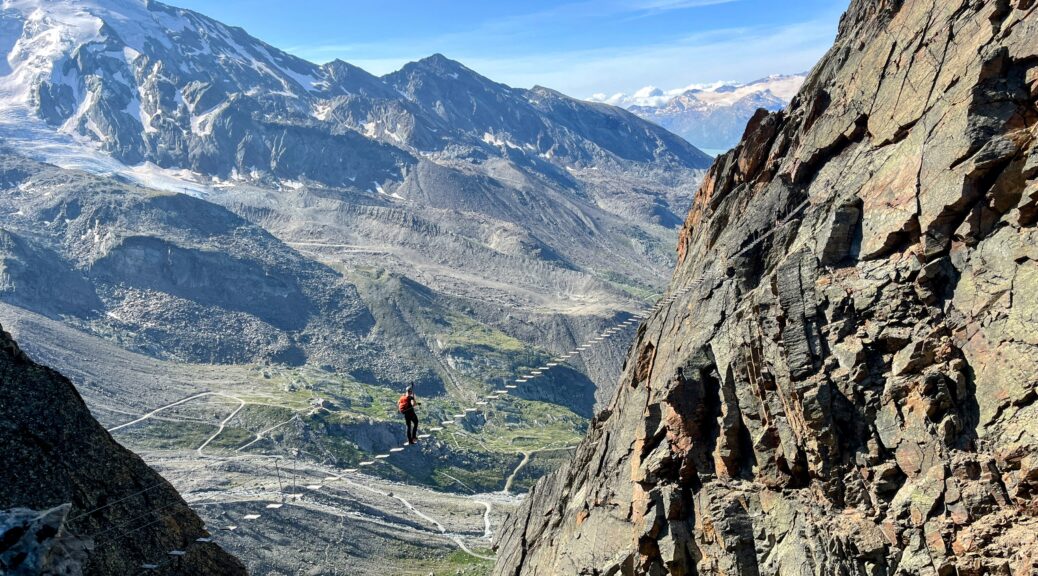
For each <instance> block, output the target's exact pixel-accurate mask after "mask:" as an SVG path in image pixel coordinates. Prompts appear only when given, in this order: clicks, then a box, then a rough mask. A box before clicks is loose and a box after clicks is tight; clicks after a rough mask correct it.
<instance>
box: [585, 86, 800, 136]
mask: <svg viewBox="0 0 1038 576" xmlns="http://www.w3.org/2000/svg"><path fill="white" fill-rule="evenodd" d="M806 77H807V74H791V75H774V76H768V77H767V78H762V79H760V80H756V81H754V82H748V83H745V84H742V83H736V82H716V83H713V84H704V85H692V86H686V87H685V88H678V89H674V90H666V91H664V90H661V89H659V88H656V87H655V86H646V87H645V88H642V89H641V90H638V91H637V92H635V93H634V94H631V95H627V94H623V93H620V94H613V95H612V96H608V95H606V94H595V95H594V96H592V97H591V98H590V99H589V100H590V101H592V102H603V103H606V104H612V105H613V106H620V107H622V108H625V109H627V110H630V111H631V112H633V113H635V114H637V115H638V116H641V117H642V118H645V119H646V120H649V121H652V122H655V123H656V124H659V125H660V126H663V127H664V128H666V129H667V130H670V131H671V132H674V133H675V134H678V135H679V136H681V137H682V138H684V139H686V140H688V141H689V142H691V143H692V144H694V145H695V146H697V147H700V148H702V149H705V150H708V151H710V152H720V151H724V150H727V149H729V148H731V147H732V146H735V144H736V143H738V141H739V138H741V137H742V134H743V130H744V129H745V128H746V122H747V121H749V119H750V117H751V116H753V113H754V112H755V111H756V110H757V109H758V108H764V109H766V110H770V111H775V110H780V109H782V108H785V106H786V105H787V104H789V101H790V100H791V99H792V98H793V96H795V95H796V93H797V91H798V90H799V89H800V86H801V85H802V84H803V83H804V79H805V78H806Z"/></svg>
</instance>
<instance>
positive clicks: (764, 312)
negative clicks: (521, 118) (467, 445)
mask: <svg viewBox="0 0 1038 576" xmlns="http://www.w3.org/2000/svg"><path fill="white" fill-rule="evenodd" d="M1036 10H1038V6H1036V4H1035V3H1034V2H1033V1H1031V0H1014V1H1009V0H1001V1H993V2H975V1H963V2H958V1H955V2H939V1H934V2H924V1H916V0H912V1H906V2H899V1H891V0H887V1H879V2H876V1H864V0H855V1H853V2H852V3H851V6H850V8H849V9H848V11H847V13H846V14H845V16H844V17H843V20H842V22H841V25H840V32H839V35H838V37H837V40H836V44H835V46H834V47H833V48H832V49H831V51H830V52H829V54H828V55H827V56H826V57H825V58H824V59H823V60H822V62H821V63H820V64H819V65H818V66H817V67H816V68H815V70H814V71H813V72H812V73H811V75H810V77H809V78H808V80H807V82H806V84H805V86H804V88H803V89H802V91H801V93H800V95H799V96H798V97H797V98H795V99H794V100H793V102H792V103H791V105H790V107H789V108H788V109H787V110H786V111H784V112H778V113H773V114H769V113H766V112H761V113H759V114H758V115H757V116H756V117H754V119H753V120H751V122H750V124H749V126H748V127H747V130H746V133H745V135H744V138H743V141H742V143H741V144H740V145H739V146H738V147H737V148H736V149H734V150H733V151H731V152H729V153H728V154H726V155H723V156H721V157H720V158H718V160H717V161H716V163H715V164H714V166H713V168H712V169H711V171H710V173H709V175H708V177H707V179H706V181H705V182H704V184H703V186H702V187H701V189H700V190H699V192H698V193H697V196H696V198H695V202H694V205H693V208H692V210H691V212H690V214H689V216H688V219H687V221H686V223H685V227H684V229H683V233H682V237H681V240H680V242H679V246H678V253H679V258H680V262H679V264H678V267H677V270H676V272H675V274H674V277H673V281H672V287H671V293H672V294H674V295H675V299H674V300H673V301H672V302H668V303H667V304H666V305H664V306H662V307H660V308H659V309H658V311H657V312H656V313H655V314H654V315H653V316H652V317H651V318H650V319H649V320H648V321H647V322H646V323H645V324H644V325H643V326H642V327H641V330H640V332H639V336H638V340H637V342H636V343H635V345H634V346H633V348H632V350H631V352H630V357H629V360H628V363H627V366H626V369H625V373H624V375H623V377H622V380H621V385H620V388H619V390H618V392H617V394H616V396H615V398H614V400H613V402H612V404H611V405H610V407H609V408H608V409H607V410H606V411H604V412H603V413H602V414H601V415H600V416H599V417H598V418H597V419H596V420H595V421H594V423H593V425H592V426H591V429H590V431H589V435H588V438H587V439H586V440H585V442H584V443H583V444H582V445H581V446H580V447H579V449H578V450H577V453H576V456H575V457H574V458H573V460H572V463H571V464H570V465H568V466H567V467H566V468H564V469H562V470H560V471H559V472H558V473H556V474H554V475H552V476H550V477H547V478H544V479H542V481H540V482H539V483H538V484H537V486H536V487H535V488H534V489H533V490H532V492H531V494H530V496H529V498H528V500H527V502H526V503H525V504H524V506H523V508H522V509H521V510H520V512H519V513H518V514H517V516H516V517H515V518H513V521H512V522H511V523H510V525H509V528H508V529H506V530H505V531H503V532H502V533H501V534H500V536H499V538H498V540H497V542H496V545H497V548H498V558H499V561H498V565H497V567H496V573H497V574H620V573H622V574H727V575H735V574H739V575H756V574H783V575H784V574H798V575H802V574H816V575H829V574H833V575H835V574H841V575H843V574H846V575H888V574H904V575H908V574H932V575H942V576H943V575H948V574H960V575H966V574H970V575H972V574H978V575H979V574H1006V575H1014V576H1016V575H1025V574H1035V573H1038V539H1036V538H1035V533H1036V530H1038V499H1036V497H1035V495H1036V492H1038V456H1036V454H1038V328H1036V326H1038V324H1036V323H1035V319H1036V318H1035V315H1036V313H1038V301H1036V299H1035V294H1038V252H1036V248H1035V246H1038V243H1036V240H1038V229H1036V226H1035V225H1036V222H1038V146H1036V145H1035V136H1036V132H1038V127H1036V125H1038V107H1036V100H1038V14H1036ZM682 289H687V290H686V291H684V292H681V290H682Z"/></svg>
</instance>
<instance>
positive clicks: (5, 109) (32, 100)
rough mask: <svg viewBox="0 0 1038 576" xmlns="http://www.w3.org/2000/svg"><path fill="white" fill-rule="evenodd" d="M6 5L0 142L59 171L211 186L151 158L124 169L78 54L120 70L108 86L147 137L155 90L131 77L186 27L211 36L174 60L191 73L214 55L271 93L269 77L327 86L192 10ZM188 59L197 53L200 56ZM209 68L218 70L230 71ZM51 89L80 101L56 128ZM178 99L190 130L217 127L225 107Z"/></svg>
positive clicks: (313, 71) (164, 186)
mask: <svg viewBox="0 0 1038 576" xmlns="http://www.w3.org/2000/svg"><path fill="white" fill-rule="evenodd" d="M0 6H2V8H0V139H2V141H3V143H4V144H5V145H6V146H8V147H9V148H11V149H14V150H17V151H19V152H20V153H21V154H24V155H26V156H29V157H31V158H34V159H37V160H41V161H44V162H49V163H52V164H55V165H57V166H61V167H63V168H70V169H77V170H84V171H87V172H91V173H96V174H117V175H121V176H123V177H126V178H128V179H130V180H132V181H135V182H138V183H140V184H142V185H145V186H149V187H152V188H157V189H161V190H167V191H172V192H184V193H188V194H194V195H201V194H205V193H208V192H210V191H212V187H211V186H210V185H209V184H208V183H207V182H208V179H207V178H205V177H203V176H202V175H200V174H197V173H193V172H191V171H188V170H175V169H166V168H160V167H158V166H156V165H154V164H152V163H150V162H144V163H140V164H137V165H127V164H124V163H122V162H120V161H117V160H115V159H113V158H112V157H111V156H110V155H109V153H107V152H105V151H103V148H104V146H105V145H107V144H110V143H111V136H110V134H109V133H108V132H106V131H105V130H102V129H101V128H100V127H98V126H97V125H96V124H95V120H94V118H93V115H92V114H91V110H92V108H93V106H94V104H95V101H96V94H95V93H94V92H91V91H89V90H87V91H85V92H84V89H83V88H82V86H83V85H84V82H83V80H84V79H83V78H80V77H78V69H77V67H76V66H74V65H72V64H73V62H72V61H73V58H74V57H75V55H77V54H79V53H81V52H90V53H91V54H94V55H99V56H98V57H99V58H100V57H103V58H104V59H106V60H107V61H108V63H109V65H110V66H113V67H114V70H113V69H110V74H109V75H107V76H105V77H104V78H103V82H104V87H105V89H107V90H111V89H113V88H116V89H118V88H123V89H125V90H126V92H127V94H128V95H129V102H128V103H127V104H126V107H125V109H124V112H125V113H126V114H127V115H128V116H129V117H131V118H133V119H134V120H136V121H137V122H139V124H140V131H141V132H142V133H150V132H153V131H154V130H155V129H154V128H153V126H152V124H153V121H155V120H156V118H155V117H154V115H152V114H149V112H148V110H149V109H154V107H153V106H148V105H142V99H144V100H145V101H147V99H148V98H153V95H150V94H148V93H147V92H146V91H144V90H143V89H142V88H141V86H139V85H138V83H137V81H136V80H135V76H136V75H137V74H139V73H140V72H141V69H140V65H141V64H142V63H146V62H148V61H149V56H150V61H152V62H154V61H156V60H161V61H162V63H163V64H166V63H167V60H166V59H163V58H161V56H159V57H158V58H156V55H157V54H161V53H162V52H163V51H164V50H167V49H173V48H174V47H175V46H176V45H177V42H178V39H179V37H180V35H181V34H182V33H183V32H185V31H188V30H190V31H191V32H192V33H193V34H196V35H197V36H198V37H200V38H203V39H204V40H205V42H204V43H203V44H201V45H200V46H199V47H198V48H197V50H196V49H194V48H192V49H189V50H185V51H182V53H185V54H187V55H188V56H189V57H187V58H180V59H178V61H177V63H176V65H177V66H179V68H180V72H182V73H183V74H184V75H185V76H190V75H191V74H192V73H197V72H202V71H204V70H203V67H204V66H205V65H206V63H209V62H212V61H213V60H214V57H215V59H216V60H217V61H220V62H222V63H223V65H224V67H225V68H226V69H227V70H228V71H235V72H238V73H237V74H236V80H238V81H241V80H242V79H244V80H246V84H245V86H243V87H244V88H245V89H246V91H248V90H264V89H267V90H270V86H265V85H263V83H267V84H269V83H270V82H271V81H272V79H273V82H275V83H279V84H280V85H281V89H282V90H283V91H284V92H286V93H289V94H293V95H295V94H297V93H307V92H309V91H313V90H316V89H318V88H319V87H320V86H322V84H323V78H321V77H320V75H321V74H322V69H321V68H320V67H317V66H315V65H313V64H311V63H308V62H305V61H304V60H301V59H296V58H293V57H290V56H287V55H285V54H284V53H282V52H280V51H277V50H275V49H273V48H270V47H268V46H266V45H264V44H262V43H261V42H259V43H258V42H255V41H253V42H252V43H250V44H249V45H248V46H243V45H241V44H240V43H239V42H237V41H236V39H235V38H234V32H233V29H230V28H228V27H226V26H224V25H222V24H220V23H219V22H216V21H214V20H210V19H208V18H206V17H204V16H201V15H199V14H196V13H194V12H190V11H187V10H181V9H177V8H167V7H162V8H163V9H149V8H148V7H147V6H146V5H145V3H144V2H143V1H142V0H4V1H3V3H2V4H0ZM104 26H107V27H108V30H110V31H111V33H109V32H106V31H105V29H104V28H103V27H104ZM192 50H194V52H192ZM213 50H218V51H219V52H218V53H214V52H213ZM190 56H197V57H198V59H197V61H196V60H195V59H194V58H191V57H190ZM159 68H160V67H157V66H154V65H151V70H150V72H151V73H153V74H154V73H158V74H161V73H162V71H161V70H160V69H159ZM243 71H244V72H243ZM207 72H208V73H216V74H217V75H219V74H222V73H223V72H224V71H212V70H208V71H207ZM250 78H252V79H254V80H255V82H254V85H252V86H249V85H248V82H247V81H248V80H249V79H250ZM120 84H121V86H119V85H120ZM41 86H43V87H45V88H46V90H41ZM47 90H49V91H50V92H51V93H52V94H53V93H57V92H60V91H62V90H67V91H68V93H69V94H71V95H72V99H73V100H74V101H75V102H77V103H78V107H77V108H76V110H75V111H74V112H73V113H72V114H71V116H70V117H68V119H66V120H65V121H64V122H62V123H61V124H60V125H52V124H48V123H47V122H46V121H45V120H44V118H41V112H40V107H41V106H40V104H41V100H42V99H43V98H44V96H42V95H41V94H43V93H44V92H45V91H47ZM275 90H276V88H275ZM176 101H177V103H178V104H181V105H184V106H186V107H187V108H188V109H189V111H190V113H191V120H190V126H191V130H192V131H193V132H194V133H195V134H197V135H200V136H205V135H207V134H208V133H209V132H210V131H211V130H212V127H211V125H210V123H209V120H210V118H211V117H212V115H213V113H214V112H215V111H216V110H218V109H219V107H220V106H223V105H225V103H221V104H218V105H217V106H216V107H215V108H214V107H209V108H207V109H204V110H202V109H199V110H195V109H194V107H193V106H192V105H191V104H190V103H187V102H185V100H184V95H183V90H179V91H178V93H177V94H176ZM159 120H161V119H159Z"/></svg>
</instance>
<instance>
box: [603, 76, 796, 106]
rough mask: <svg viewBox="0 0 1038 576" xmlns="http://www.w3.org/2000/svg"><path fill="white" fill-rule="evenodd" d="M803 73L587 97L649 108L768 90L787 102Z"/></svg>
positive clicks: (716, 101)
mask: <svg viewBox="0 0 1038 576" xmlns="http://www.w3.org/2000/svg"><path fill="white" fill-rule="evenodd" d="M806 77H807V75H806V74H788V75H783V74H776V75H772V76H768V77H767V78H762V79H760V80H755V81H753V82H747V83H738V82H728V81H721V82H713V83H711V84H691V85H689V86H685V87H684V88H675V89H672V90H661V89H659V88H657V87H655V86H646V87H644V88H642V89H640V90H638V91H637V92H635V93H634V94H630V95H628V94H624V93H622V92H619V93H616V94H613V95H611V96H610V95H606V94H595V95H593V96H591V97H590V98H588V100H589V101H591V102H602V103H605V104H610V105H613V106H620V107H621V108H630V107H633V106H643V107H648V108H664V107H666V106H668V105H670V104H671V103H672V102H673V101H675V100H676V99H679V98H683V99H685V100H692V101H695V102H698V103H700V104H702V105H704V106H710V107H722V106H731V105H733V104H735V103H736V102H738V101H739V100H742V99H743V98H746V97H747V96H752V95H755V94H763V93H765V92H768V93H770V94H771V95H772V96H774V97H776V98H778V99H780V100H784V101H786V102H788V101H789V100H791V99H792V98H793V96H796V93H797V92H798V91H799V90H800V87H801V86H802V85H803V84H804V80H805V79H806Z"/></svg>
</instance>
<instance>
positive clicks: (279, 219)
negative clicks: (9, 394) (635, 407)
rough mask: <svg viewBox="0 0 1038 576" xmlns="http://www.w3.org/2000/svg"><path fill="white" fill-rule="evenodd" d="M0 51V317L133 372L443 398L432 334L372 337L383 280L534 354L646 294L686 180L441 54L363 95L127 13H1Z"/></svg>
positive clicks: (652, 152) (623, 131) (138, 9)
mask: <svg viewBox="0 0 1038 576" xmlns="http://www.w3.org/2000/svg"><path fill="white" fill-rule="evenodd" d="M0 55H2V58H0V163H2V162H8V163H9V165H10V166H11V169H10V174H9V177H5V180H4V182H0V190H4V191H5V194H0V200H2V202H0V204H2V205H0V232H2V231H8V232H10V233H11V234H12V235H13V236H12V238H14V239H12V240H10V241H9V242H0V267H3V268H4V269H5V270H8V271H20V272H19V273H20V274H22V276H19V278H21V280H20V281H18V282H15V281H14V280H10V278H13V277H14V272H11V273H10V274H7V275H6V276H5V277H4V278H0V301H5V302H10V303H14V304H15V305H17V306H19V307H22V308H26V309H31V310H33V311H34V312H39V313H41V314H44V315H47V316H48V317H49V316H59V317H64V316H70V317H71V316H76V317H77V318H79V319H78V320H76V322H78V324H76V329H77V330H78V329H80V328H83V327H84V326H85V327H88V328H89V330H92V331H93V334H100V335H103V336H104V337H112V335H113V334H121V335H123V336H120V338H122V340H120V342H124V343H127V342H131V341H132V344H126V345H127V346H132V347H133V348H134V349H135V350H138V351H145V352H146V353H148V354H153V355H156V356H164V357H166V356H168V357H175V358H178V359H188V360H191V361H197V362H210V361H214V362H252V361H263V362H266V361H277V362H287V361H291V362H298V363H303V362H308V361H309V362H320V363H322V364H327V365H339V366H345V365H347V364H348V365H350V366H351V367H354V368H356V367H364V369H365V370H370V371H371V373H372V374H377V375H378V378H381V379H386V380H387V381H388V380H391V379H392V378H402V377H403V376H402V375H401V374H402V372H400V369H399V368H398V367H399V366H411V367H419V368H415V370H416V371H417V370H419V369H422V370H426V372H427V373H430V374H432V373H436V374H441V377H442V378H443V379H446V380H449V379H450V378H452V377H453V374H448V373H447V372H445V370H447V368H443V366H450V364H449V362H448V361H447V360H444V359H443V358H441V357H440V356H439V355H438V354H439V353H440V352H439V351H440V350H441V348H440V347H439V346H440V345H439V344H435V345H433V344H429V343H430V342H432V343H435V342H437V339H436V338H438V337H439V336H434V335H432V334H429V335H428V338H426V337H425V336H422V337H421V338H415V339H413V340H408V341H406V342H402V343H401V342H399V341H393V342H392V343H387V342H388V341H389V340H392V339H393V338H395V336H393V335H394V334H400V333H405V334H412V333H414V332H415V330H405V329H400V328H398V327H396V326H397V325H398V324H399V325H403V324H406V323H407V322H410V321H412V319H410V318H403V317H399V316H396V315H394V314H392V313H390V312H385V310H387V307H386V303H385V298H383V297H382V296H380V294H384V293H387V292H389V291H390V290H389V289H388V288H386V287H385V285H386V284H393V283H394V282H396V283H397V284H398V285H399V286H400V287H401V288H400V291H402V292H404V293H406V294H408V295H410V294H422V297H421V302H422V304H421V305H420V306H419V305H415V307H414V309H415V310H418V311H419V312H421V314H419V313H418V312H415V315H416V317H417V316H422V315H425V316H428V317H430V318H433V319H435V318H440V317H442V316H444V315H448V314H453V315H455V317H457V318H465V319H468V320H471V321H473V322H476V323H480V322H485V323H498V326H499V327H500V328H502V329H507V331H508V332H509V333H512V332H516V333H521V334H524V335H525V337H528V338H529V339H530V341H531V342H536V343H538V345H539V343H541V342H544V341H545V338H546V335H547V334H561V335H568V334H571V333H575V332H579V331H581V330H590V329H592V328H593V327H597V322H598V317H599V316H603V317H604V316H609V315H611V314H613V313H614V311H615V310H617V309H628V308H631V307H632V306H633V305H632V304H631V302H632V299H634V298H636V296H635V295H637V294H651V293H653V292H654V291H655V290H657V289H658V287H659V284H660V282H661V281H662V279H663V278H664V276H665V271H666V270H668V269H669V268H670V266H671V264H672V261H673V258H674V251H673V245H674V244H673V243H674V239H675V231H676V229H677V227H678V226H680V224H681V222H682V218H681V216H679V215H680V214H684V213H685V212H687V209H688V206H689V204H690V202H691V198H692V194H693V191H694V190H695V188H696V187H697V186H698V183H699V181H700V178H701V176H702V174H703V171H704V170H705V169H706V167H707V166H708V165H709V163H710V158H709V157H708V156H707V155H705V154H704V153H702V152H701V151H699V150H698V149H696V148H695V147H694V146H692V145H691V144H689V143H688V142H686V141H684V140H682V139H681V138H680V137H678V136H676V135H674V134H672V133H670V132H668V131H667V130H665V129H664V128H662V127H660V126H657V125H655V124H653V123H651V122H647V121H645V120H643V119H641V118H639V117H638V116H636V115H634V114H632V113H630V112H628V111H625V110H623V109H621V108H618V107H614V106H609V105H606V104H601V103H592V102H586V101H583V100H578V99H574V98H570V97H567V96H565V95H562V94H560V93H558V92H556V91H553V90H550V89H547V88H540V87H536V88H533V89H529V90H526V89H516V88H511V87H508V86H505V85H503V84H500V83H497V82H494V81H492V80H490V79H488V78H485V77H483V76H481V75H479V74H477V73H476V72H474V71H472V70H470V69H469V68H467V67H465V66H464V65H462V64H460V63H458V62H455V61H452V60H449V59H447V58H445V57H443V56H441V55H433V56H430V57H428V58H425V59H423V60H420V61H418V62H413V63H410V64H407V65H406V66H404V67H403V68H402V69H401V70H399V71H397V72H394V73H392V74H387V75H385V76H382V77H376V76H373V75H371V74H369V73H367V72H365V71H364V70H362V69H360V68H358V67H356V66H353V65H350V64H348V63H346V62H341V61H334V62H330V63H327V64H323V65H318V64H314V63H311V62H307V61H305V60H302V59H300V58H297V57H294V56H291V55H289V54H287V53H285V52H282V51H280V50H278V49H277V48H275V47H273V46H270V45H268V44H266V43H264V42H263V41H261V40H259V39H256V38H254V37H252V36H250V35H249V34H247V33H246V32H245V31H244V30H242V29H240V28H235V27H231V26H226V25H224V24H222V23H220V22H217V21H215V20H213V19H211V18H208V17H206V16H204V15H202V14H198V13H196V12H192V11H190V10H184V9H180V8H175V7H172V6H169V5H166V4H162V3H160V2H155V1H151V0H147V1H145V0H6V1H5V2H3V3H2V4H0ZM39 161H44V162H46V163H48V164H51V165H57V167H58V168H55V167H54V166H45V165H42V164H40V163H39ZM66 168H76V169H79V170H80V171H79V172H71V171H68V170H64V169H66ZM82 172H90V173H93V174H91V175H85V174H83V173H82ZM6 173H7V172H5V174H6ZM16 174H17V175H18V177H17V178H15V175H16ZM98 174H101V176H98ZM111 174H114V175H116V176H119V177H120V178H105V177H102V176H106V175H111ZM29 175H37V176H38V178H30V177H29ZM127 178H128V179H130V180H131V181H133V182H135V183H137V184H143V185H144V186H143V187H139V188H135V187H132V186H126V182H125V180H126V179H127ZM15 180H17V182H15ZM70 182H74V184H70ZM5 186H6V188H5ZM15 187H21V188H18V190H19V192H18V193H15V192H11V193H10V194H7V193H6V192H7V191H9V190H13V189H14V188H15ZM124 188H125V189H124ZM155 188H158V189H162V190H165V191H167V192H169V191H172V192H189V193H190V196H193V198H189V197H187V196H180V195H176V194H174V195H169V196H170V197H169V198H167V197H166V195H162V194H156V193H155V192H154V190H152V189H155ZM21 190H24V191H26V193H25V194H22V193H21ZM113 190H116V191H117V192H113ZM126 190H130V191H129V192H127V191H126ZM124 192H125V193H124ZM223 231H230V232H228V233H227V234H223V233H222V232H223ZM5 259H6V261H7V262H10V263H11V264H9V265H7V264H3V262H4V261H5ZM329 262H331V263H333V264H334V265H335V266H336V268H335V271H340V272H342V274H344V275H346V276H348V277H349V279H348V280H345V279H337V278H338V277H337V276H336V274H334V273H333V270H332V269H331V268H328V263H329ZM15 263H17V265H15ZM163 263H165V264H163ZM371 269H374V270H375V271H377V272H371V274H373V275H374V279H372V278H371V277H369V276H368V275H365V274H368V273H369V272H370V270H371ZM44 271H45V272H44ZM383 272H385V273H383ZM0 276H4V275H2V274H0ZM400 278H406V279H407V281H399V279H400ZM72 279H78V280H72ZM198 279H202V280H198ZM196 280H197V281H196ZM77 287H78V288H77ZM238 287H244V289H240V290H239V289H235V288H238ZM77 290H78V292H77ZM365 290H367V292H365ZM91 294H92V295H93V296H92V297H91V296H90V295H91ZM77 302H79V303H86V304H77ZM279 302H280V303H281V304H280V305H279V304H277V303H279ZM430 302H431V303H434V304H435V306H434V305H432V304H429V303H430ZM64 304H69V305H68V306H65V305H64ZM436 306H439V307H440V308H436ZM77 315H78V316H77ZM588 315H590V316H592V319H591V320H588V319H587V318H586V317H587V316H588ZM425 316H422V317H425ZM571 316H573V317H578V318H579V320H578V321H574V324H573V326H579V327H580V328H579V329H574V328H572V326H570V325H569V323H570V321H571V320H570V317H571ZM426 325H427V326H434V325H435V323H432V322H430V323H428V324H426ZM387 326H389V328H387ZM419 332H420V330H419ZM124 336H125V337H124ZM566 337H567V338H568V337H569V336H566ZM362 341H363V343H364V344H363V345H361V344H359V342H362ZM559 341H560V342H561V340H559ZM369 345H370V347H369ZM380 346H386V348H379V347H380ZM372 347H373V348H372ZM388 349H392V350H396V351H399V353H400V354H405V355H410V356H409V357H410V358H411V360H409V361H396V360H392V357H391V355H387V354H385V353H383V351H384V350H388ZM372 350H375V351H374V352H372ZM615 358H617V359H618V358H619V354H617V355H615ZM373 359H374V360H373ZM451 361H453V360H451ZM379 362H380V363H379ZM603 366H606V368H608V365H606V364H603ZM421 367H425V368H421ZM358 369H359V368H358ZM596 369H597V368H596ZM394 374H395V376H394ZM365 378H368V376H365ZM594 378H596V381H601V382H609V381H612V380H613V378H612V377H611V376H610V375H609V374H608V370H607V369H602V370H601V374H596V375H595V376H594ZM368 379H369V380H374V377H371V378H368ZM585 380H586V379H585ZM583 400H585V401H586V400H588V396H587V395H586V394H585V395H584V396H583Z"/></svg>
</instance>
